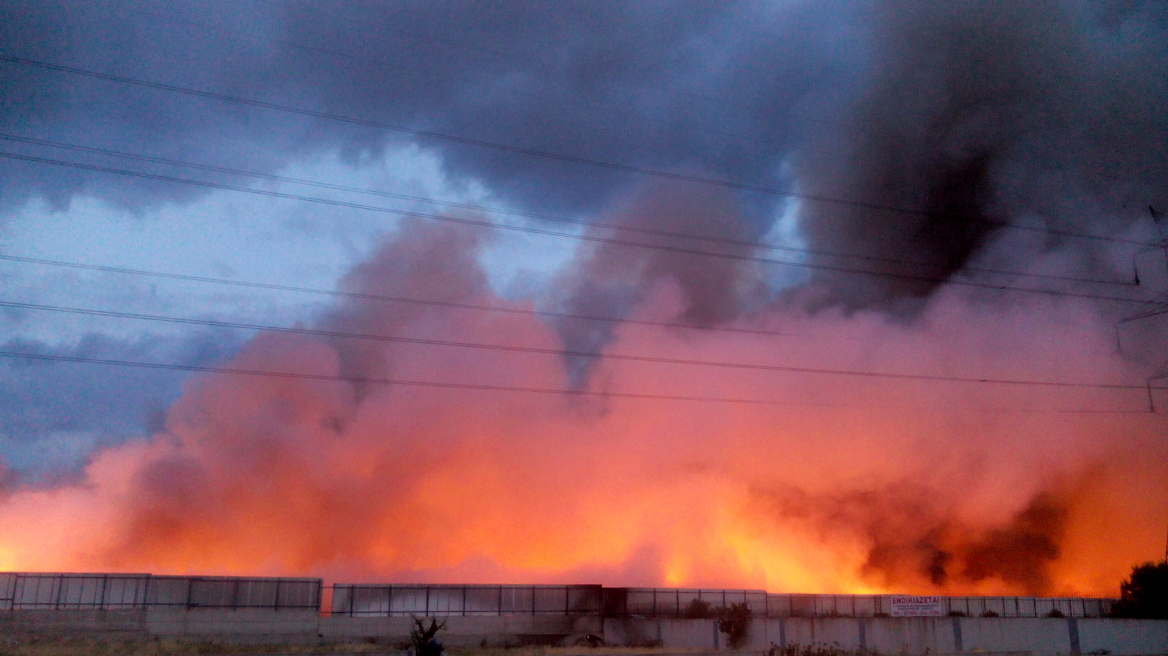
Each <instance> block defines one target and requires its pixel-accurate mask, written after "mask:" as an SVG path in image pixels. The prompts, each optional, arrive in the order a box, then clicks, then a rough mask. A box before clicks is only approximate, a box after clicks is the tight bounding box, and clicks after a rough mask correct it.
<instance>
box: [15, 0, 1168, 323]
mask: <svg viewBox="0 0 1168 656" xmlns="http://www.w3.org/2000/svg"><path fill="white" fill-rule="evenodd" d="M2 6H3V9H2V10H0V11H2V12H3V16H4V20H3V21H2V22H0V30H2V32H0V39H2V42H3V43H4V50H5V52H6V53H10V54H14V55H18V56H22V57H29V58H35V59H44V60H49V61H54V62H62V63H66V64H71V65H76V66H82V67H88V68H92V69H96V70H102V71H108V72H112V73H119V74H125V75H132V76H136V77H141V78H146V79H151V80H157V81H161V82H167V83H173V84H179V85H184V86H190V87H197V88H204V89H211V90H215V91H219V92H223V93H230V94H236V95H240V96H246V97H249V98H259V99H264V100H268V101H273V102H280V103H287V104H291V105H296V106H300V107H306V108H311V109H318V110H323V111H328V112H335V113H338V114H344V115H347V116H353V117H359V118H364V119H370V120H376V121H382V122H386V123H392V124H396V125H401V126H406V127H410V128H416V129H425V130H432V131H438V132H444V133H449V134H454V135H460V136H465V137H468V138H473V139H479V140H485V141H492V142H498V143H504V144H510V145H514V146H518V147H521V148H529V149H534V150H540V151H548V152H555V153H566V154H570V155H573V156H578V157H585V158H592V159H600V160H606V161H614V162H621V163H624V164H630V165H635V166H641V167H650V168H656V169H664V170H670V171H679V172H684V173H688V174H693V175H698V176H707V177H711V178H719V179H727V180H734V181H738V182H743V183H750V184H756V185H766V186H769V187H776V188H787V189H792V190H797V191H800V192H806V193H813V194H820V195H825V196H831V197H839V198H847V199H855V200H859V201H864V202H867V203H874V204H881V205H894V206H900V207H908V208H913V209H915V210H920V211H922V212H925V213H926V215H924V216H921V215H916V216H914V215H903V214H889V213H882V212H875V211H871V210H863V211H861V210H855V209H848V208H846V207H841V206H838V205H827V204H820V203H810V202H809V203H804V204H803V207H802V212H803V214H802V219H803V220H802V225H803V227H804V230H805V232H806V234H807V235H808V237H809V239H810V240H811V242H812V245H813V246H818V247H821V248H827V249H829V250H836V251H845V252H852V253H860V254H883V255H889V254H891V255H894V256H905V255H911V256H912V259H917V260H920V261H923V262H926V263H927V264H928V265H929V266H928V267H927V268H926V270H927V271H928V272H930V273H934V274H937V275H940V276H944V275H946V274H949V273H952V272H954V271H957V270H960V269H961V268H962V267H963V266H964V265H965V264H966V263H967V262H968V261H969V259H970V258H971V257H974V256H976V255H977V254H978V253H979V251H980V249H982V248H983V246H984V244H985V243H986V240H987V239H989V238H990V237H991V236H992V235H993V233H994V232H995V229H994V228H992V226H990V225H989V224H987V223H985V221H1016V220H1019V217H1021V216H1026V217H1030V218H1036V219H1037V220H1042V221H1045V222H1046V223H1047V224H1049V225H1053V226H1059V227H1068V226H1069V227H1076V228H1080V229H1094V230H1095V231H1103V232H1109V231H1114V230H1116V229H1119V228H1121V227H1123V226H1124V225H1127V224H1128V223H1130V222H1131V221H1134V220H1139V219H1140V212H1141V211H1143V209H1144V208H1146V206H1147V205H1148V204H1165V203H1164V202H1163V201H1164V199H1163V194H1164V193H1166V192H1165V191H1164V189H1165V188H1166V187H1168V185H1166V183H1168V174H1166V172H1165V166H1166V164H1165V161H1164V159H1163V157H1162V156H1160V154H1161V153H1162V152H1163V151H1164V145H1165V138H1166V137H1165V131H1166V121H1168V119H1165V116H1168V112H1165V111H1163V110H1164V107H1165V105H1166V101H1168V90H1166V84H1168V83H1166V82H1165V80H1168V70H1166V68H1168V64H1166V63H1165V59H1164V57H1163V53H1164V51H1165V49H1166V48H1168V36H1166V28H1165V21H1166V17H1168V6H1165V5H1164V3H1161V2H1072V1H1063V2H1058V1H1056V0H1037V1H1035V2H1015V1H1013V0H1008V1H1005V0H1003V1H989V2H951V3H933V2H901V3H891V4H889V3H859V2H814V3H811V2H786V3H784V2H772V3H763V2H755V3H738V2H733V3H711V2H696V1H695V2H673V1H671V2H637V3H626V2H565V3H521V2H505V3H478V2H404V1H403V2H394V3H383V2H346V3H335V4H329V5H315V4H309V3H300V2H296V1H289V2H274V1H271V0H253V1H252V2H230V3H228V2H215V1H204V0H197V1H195V2H191V3H183V4H179V5H175V4H172V3H163V2H159V1H157V0H123V1H121V2H109V3H101V4H93V3H84V2H66V3H40V2H32V1H31V0H29V1H20V0H7V1H6V2H4V3H3V5H2ZM0 76H2V77H0V84H3V85H4V89H5V96H4V101H3V108H2V110H0V128H2V129H3V130H7V131H11V132H20V133H23V134H33V135H35V136H42V137H50V138H60V139H66V140H73V141H85V142H89V143H95V142H96V143H100V144H101V145H105V146H114V147H117V148H121V149H125V150H134V151H139V152H147V153H150V154H157V155H163V156H172V157H181V158H189V159H197V160H201V161H211V162H214V163H218V164H226V165H234V166H242V167H247V168H253V169H261V170H272V169H274V168H276V167H278V166H279V165H281V164H282V163H285V162H287V161H289V160H291V159H295V158H297V157H301V156H306V155H309V154H314V153H320V152H326V151H334V152H336V151H339V152H342V153H344V154H345V155H347V156H348V157H350V158H352V159H353V161H358V160H359V158H361V157H363V156H365V155H368V154H371V153H373V154H375V153H377V152H379V151H380V149H382V148H384V147H386V145H387V144H389V143H393V142H400V141H402V140H405V139H407V136H405V135H402V134H400V133H399V134H394V133H388V132H385V131H381V130H376V129H372V128H362V127H354V126H346V125H342V124H337V123H328V122H324V121H318V120H310V119H307V118H304V117H296V116H293V115H288V114H281V113H278V112H273V111H270V110H259V109H254V108H245V107H239V106H233V105H230V104H223V103H220V102H217V101H208V100H198V99H192V98H188V97H183V96H178V95H173V94H167V93H163V92H158V91H149V90H144V89H136V88H130V87H125V86H121V85H116V84H110V83H107V82H98V81H94V80H86V79H83V78H76V77H72V76H62V75H60V74H57V73H48V72H44V71H36V70H32V69H27V68H24V67H20V66H14V65H9V64H6V65H3V66H0ZM424 143H425V144H426V145H428V146H433V147H437V148H439V149H441V152H442V154H443V156H444V161H445V163H446V165H447V166H448V167H449V169H450V170H451V171H452V172H454V173H456V174H460V175H468V176H472V177H475V178H478V179H481V180H483V181H485V182H486V183H487V184H488V185H489V186H490V188H491V189H492V190H494V191H496V192H497V193H499V194H500V195H502V196H504V197H506V198H508V199H509V200H511V201H513V202H515V203H518V204H520V205H522V206H526V207H528V208H533V209H541V210H545V211H556V212H562V213H570V212H578V213H584V214H591V213H595V212H597V211H599V210H600V209H601V208H604V207H608V206H609V205H610V204H611V203H613V202H614V200H616V199H619V198H623V197H628V196H629V195H630V194H632V195H635V194H633V191H632V190H633V189H634V188H636V187H638V186H640V185H643V184H644V183H645V182H646V179H645V177H644V176H640V175H636V174H632V173H628V172H618V171H612V170H606V169H603V168H595V167H589V166H583V165H579V164H573V163H568V162H558V161H552V160H547V159H540V158H536V157H530V156H526V155H522V154H517V153H507V152H502V151H498V150H491V149H485V148H480V147H475V146H468V145H457V144H452V143H450V142H442V141H425V142H424ZM38 152H39V151H38ZM3 172H4V175H3V178H2V179H3V182H2V183H0V184H2V185H3V188H2V189H0V191H2V192H3V194H2V195H3V197H4V199H5V201H4V202H6V203H8V204H9V206H11V204H12V203H16V202H19V201H20V200H21V199H23V198H26V197H27V196H28V195H29V194H39V195H43V196H45V197H48V198H50V199H51V200H53V201H54V202H56V203H58V204H61V203H64V202H67V200H68V199H69V197H70V196H71V194H73V193H77V192H79V191H87V192H91V193H98V194H101V195H103V196H105V197H107V198H110V199H112V200H114V201H116V202H120V203H122V204H125V205H127V206H131V207H134V206H139V205H140V204H141V203H144V202H150V200H151V199H153V200H155V201H156V200H158V199H162V198H170V197H174V196H176V195H177V196H178V197H182V196H183V195H185V194H190V193H193V192H191V191H189V190H183V189H175V188H173V187H167V186H163V185H162V184H161V183H149V182H143V181H127V180H112V179H109V178H107V177H100V176H96V175H91V174H87V173H82V172H78V171H49V170H46V169H43V168H37V167H32V166H30V165H26V164H20V165H13V164H5V165H4V169H3ZM671 184H672V185H673V186H675V187H676V191H675V192H674V193H676V194H677V197H678V198H684V197H685V195H686V194H690V193H693V192H692V189H689V188H685V187H683V186H681V184H680V183H671ZM666 186H668V185H666ZM659 193H669V192H668V190H666V191H660V192H659ZM739 195H740V196H741V198H739V199H738V200H737V201H736V202H737V203H738V208H739V212H740V214H741V217H739V218H736V219H735V220H734V221H735V223H736V224H737V223H738V222H742V223H743V224H744V225H746V226H748V229H747V230H746V231H745V234H746V236H747V237H750V238H757V237H759V236H760V235H762V234H763V233H765V232H766V230H767V229H768V227H769V226H770V223H771V222H772V221H773V216H774V213H775V211H776V210H777V209H778V208H779V207H781V205H782V202H783V199H782V198H781V197H773V196H766V195H758V194H739ZM1031 215H1033V216H1031ZM717 221H718V219H717V218H716V217H711V218H710V219H708V220H707V221H706V222H705V223H706V224H707V225H705V226H699V227H704V228H706V231H707V232H708V233H710V234H722V233H723V232H725V228H724V227H723V226H720V225H715V224H716V223H717ZM699 223H700V222H699ZM733 230H734V231H735V232H737V231H738V228H737V227H734V228H733ZM819 278H820V279H821V280H823V281H824V282H826V283H827V284H828V286H829V288H830V290H831V291H830V293H829V295H828V296H827V298H828V300H829V301H830V302H845V303H847V304H849V305H853V306H862V305H869V304H872V303H881V302H884V301H886V300H888V299H890V298H896V297H899V296H906V295H907V296H910V297H913V296H921V295H924V294H927V293H928V292H929V291H931V289H932V288H933V286H934V283H920V282H904V281H895V280H890V279H880V278H862V279H856V278H854V277H850V278H846V279H844V278H839V277H831V276H822V275H821V276H819ZM725 282H727V281H722V280H714V281H711V282H710V284H711V285H718V284H723V283H725ZM731 282H732V281H731ZM714 293H718V292H717V290H715V292H714ZM733 314H734V313H733V312H730V313H722V316H732V315H733Z"/></svg>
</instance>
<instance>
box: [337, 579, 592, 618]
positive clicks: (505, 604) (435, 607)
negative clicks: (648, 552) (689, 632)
mask: <svg viewBox="0 0 1168 656" xmlns="http://www.w3.org/2000/svg"><path fill="white" fill-rule="evenodd" d="M600 607H601V588H600V586H598V585H596V586H590V585H580V586H563V585H535V586H532V585H365V584H349V583H338V584H336V585H335V586H334V587H333V607H332V612H333V614H335V615H356V616H362V615H365V616H377V615H382V616H384V615H419V616H421V615H439V616H442V615H553V614H554V615H568V614H582V613H599V612H600Z"/></svg>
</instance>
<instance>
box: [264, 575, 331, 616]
mask: <svg viewBox="0 0 1168 656" xmlns="http://www.w3.org/2000/svg"><path fill="white" fill-rule="evenodd" d="M278 610H280V579H276V598H275V599H273V600H272V612H276V611H278ZM316 610H317V612H319V611H320V604H317V605H316Z"/></svg>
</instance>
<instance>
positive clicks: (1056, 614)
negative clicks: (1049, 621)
mask: <svg viewBox="0 0 1168 656" xmlns="http://www.w3.org/2000/svg"><path fill="white" fill-rule="evenodd" d="M1046 616H1047V617H1066V616H1067V615H1066V613H1064V612H1062V611H1061V610H1059V609H1057V608H1052V609H1050V612H1049V613H1047V614H1046Z"/></svg>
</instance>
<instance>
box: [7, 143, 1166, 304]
mask: <svg viewBox="0 0 1168 656" xmlns="http://www.w3.org/2000/svg"><path fill="white" fill-rule="evenodd" d="M0 157H4V158H8V159H13V160H20V161H26V162H35V163H39V164H50V165H53V166H63V167H68V168H76V169H83V170H88V171H99V172H103V173H112V174H116V175H124V176H129V177H136V178H143V179H148V180H159V181H163V182H172V183H178V184H186V185H192V186H197V187H205V188H208V189H221V190H225V191H236V192H240V193H246V194H255V195H258V196H267V197H270V198H283V199H287V200H297V201H304V202H310V203H319V204H322V205H329V206H333V207H345V208H350V209H359V210H367V211H371V212H381V213H385V214H393V215H398V216H411V217H417V218H422V219H429V220H434V221H444V222H448V223H457V224H461V225H470V226H477V227H482V228H493V229H494V228H498V229H503V230H512V231H517V232H526V233H529V234H538V235H545V236H551V237H562V238H565V239H575V240H579V241H585V242H592V243H603V244H614V245H619V246H628V247H632V248H642V249H649V250H657V251H664V252H669V253H678V254H685V255H697V256H704V257H715V258H722V259H729V260H737V261H742V262H756V263H760V264H772V265H780V266H791V267H797V268H803V269H812V270H819V271H832V272H836V273H845V274H854V275H864V276H872V277H877V278H893V279H899V280H911V281H916V282H927V283H930V284H936V285H941V284H951V285H960V286H965V287H975V288H979V289H990V290H994V291H1009V292H1019V293H1027V294H1041V295H1045V296H1062V297H1071V298H1084V299H1092V300H1098V301H1114V302H1118V303H1131V304H1144V303H1147V302H1148V301H1146V300H1143V299H1133V298H1125V297H1121V296H1108V295H1106V294H1091V293H1083V292H1070V291H1060V290H1053V289H1041V288H1035V287H1018V286H1015V285H1002V284H996V283H986V282H976V281H972V280H959V279H951V278H945V277H940V276H926V275H916V274H909V273H897V272H892V271H872V270H868V269H856V268H851V267H843V266H833V265H828V264H818V263H814V262H791V261H788V260H776V259H773V258H766V257H757V256H752V255H740V254H735V253H718V252H714V251H703V250H699V249H693V248H684V247H680V246H668V245H664V244H646V243H643V242H636V241H628V240H626V239H615V238H611V237H600V236H596V235H587V234H573V233H566V232H558V231H555V230H546V229H543V228H535V227H531V226H515V225H507V224H499V223H493V222H490V221H479V220H475V219H467V218H461V217H452V216H444V215H438V214H426V213H423V212H413V211H407V210H398V209H392V208H388V207H380V206H377V205H365V204H361V203H351V202H346V201H340V200H333V199H328V198H317V197H314V196H302V195H299V194H290V193H286V192H279V191H270V190H265V189H253V188H250V187H240V186H238V185H229V184H223V183H219V182H206V181H202V180H192V179H189V178H179V177H175V176H169V175H161V174H157V173H144V172H141V171H130V170H126V169H118V168H113V167H108V166H97V165H93V164H83V163H80V162H70V161H66V160H59V159H52V158H47V157H35V156H32V155H21V154H18V153H10V152H4V151H0Z"/></svg>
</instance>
